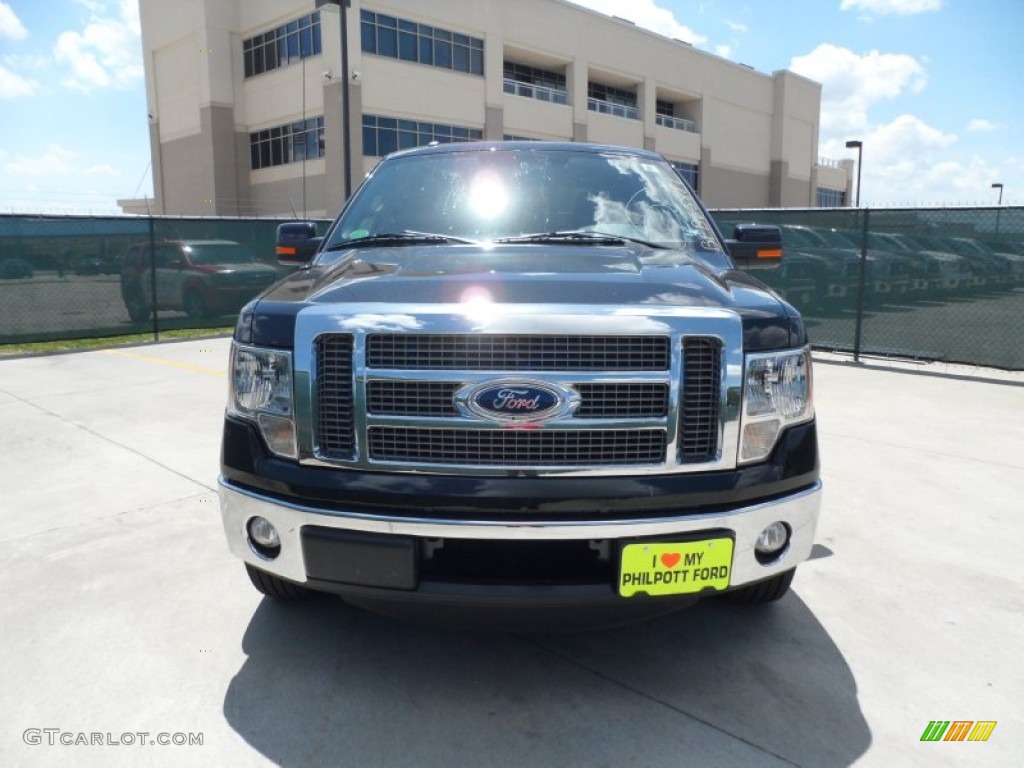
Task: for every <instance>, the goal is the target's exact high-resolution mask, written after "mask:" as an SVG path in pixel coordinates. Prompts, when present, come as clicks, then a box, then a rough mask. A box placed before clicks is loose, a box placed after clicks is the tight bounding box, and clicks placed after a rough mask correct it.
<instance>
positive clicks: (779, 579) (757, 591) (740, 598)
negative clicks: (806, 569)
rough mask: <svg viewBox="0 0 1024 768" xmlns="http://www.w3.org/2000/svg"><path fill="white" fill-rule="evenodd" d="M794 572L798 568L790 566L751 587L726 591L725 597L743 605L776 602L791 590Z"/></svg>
mask: <svg viewBox="0 0 1024 768" xmlns="http://www.w3.org/2000/svg"><path fill="white" fill-rule="evenodd" d="M794 574H796V568H790V569H789V570H788V571H783V572H782V573H780V574H777V575H775V576H772V577H771V578H770V579H765V580H764V581H759V582H757V583H755V584H751V585H750V586H749V587H740V588H739V589H734V590H733V591H732V592H726V593H725V595H724V597H725V598H726V599H727V600H728V601H729V602H732V603H739V604H741V605H760V604H762V603H774V602H775V601H776V600H780V599H781V598H782V597H783V596H784V595H785V594H786V593H787V592H789V585H790V584H792V583H793V576H794Z"/></svg>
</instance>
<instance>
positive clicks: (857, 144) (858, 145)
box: [846, 139, 864, 208]
mask: <svg viewBox="0 0 1024 768" xmlns="http://www.w3.org/2000/svg"><path fill="white" fill-rule="evenodd" d="M846 148H847V149H856V150H857V207H858V208H860V168H861V165H863V159H864V157H863V155H864V142H863V141H856V140H853V139H851V140H850V141H848V142H846Z"/></svg>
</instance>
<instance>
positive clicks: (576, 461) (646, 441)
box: [368, 426, 665, 467]
mask: <svg viewBox="0 0 1024 768" xmlns="http://www.w3.org/2000/svg"><path fill="white" fill-rule="evenodd" d="M368 442H369V448H370V458H371V459H374V460H376V461H399V462H410V463H417V464H449V465H461V466H483V467H489V466H498V467H556V466H557V467H593V466H610V465H643V464H660V463H662V462H664V460H665V432H664V431H663V430H660V429H629V430H611V429H604V430H600V429H595V430H484V429H428V428H420V427H385V426H378V427H371V428H370V429H369V440H368Z"/></svg>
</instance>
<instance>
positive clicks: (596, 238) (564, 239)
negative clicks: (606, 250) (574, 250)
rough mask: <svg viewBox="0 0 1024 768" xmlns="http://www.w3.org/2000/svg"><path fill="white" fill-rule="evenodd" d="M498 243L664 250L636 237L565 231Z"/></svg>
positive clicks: (534, 234)
mask: <svg viewBox="0 0 1024 768" xmlns="http://www.w3.org/2000/svg"><path fill="white" fill-rule="evenodd" d="M494 242H496V243H567V244H569V245H625V244H626V243H638V244H639V245H643V246H645V247H647V248H664V247H665V246H663V245H658V244H657V243H651V242H648V241H647V240H640V239H638V238H635V237H625V236H623V235H610V234H607V233H604V232H582V231H580V230H575V229H573V230H565V231H562V232H535V233H533V234H531V235H516V236H515V237H499V238H498V239H496V240H495V241H494Z"/></svg>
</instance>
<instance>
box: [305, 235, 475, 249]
mask: <svg viewBox="0 0 1024 768" xmlns="http://www.w3.org/2000/svg"><path fill="white" fill-rule="evenodd" d="M472 242H473V241H472V240H466V239H464V238H461V237H449V236H448V235H435V234H432V233H430V232H413V231H411V230H406V231H404V232H378V233H377V234H375V235H367V236H366V237H354V238H350V239H348V240H339V241H338V242H336V243H331V244H330V245H328V246H327V247H326V248H324V250H325V251H340V250H343V249H345V248H372V247H376V246H388V245H424V244H427V245H434V244H436V245H440V244H443V243H472Z"/></svg>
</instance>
